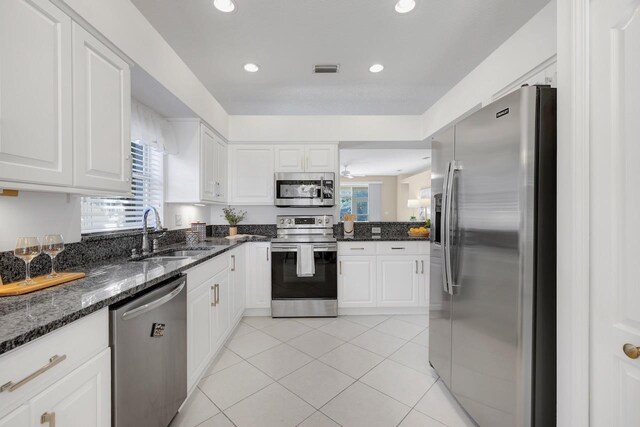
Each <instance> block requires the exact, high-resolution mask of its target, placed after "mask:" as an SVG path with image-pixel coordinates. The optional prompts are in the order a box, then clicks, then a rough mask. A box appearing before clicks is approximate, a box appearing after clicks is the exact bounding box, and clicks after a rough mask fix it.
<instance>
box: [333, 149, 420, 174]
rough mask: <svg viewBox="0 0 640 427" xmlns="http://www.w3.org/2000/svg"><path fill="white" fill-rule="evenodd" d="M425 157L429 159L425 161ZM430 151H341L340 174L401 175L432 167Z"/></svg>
mask: <svg viewBox="0 0 640 427" xmlns="http://www.w3.org/2000/svg"><path fill="white" fill-rule="evenodd" d="M425 157H427V158H426V159H425ZM430 159H431V150H428V149H404V150H402V149H366V150H363V149H340V172H342V171H344V169H345V166H346V169H347V170H348V171H349V172H350V173H352V174H354V175H365V176H376V175H391V176H396V175H401V174H408V173H417V172H422V171H425V170H427V169H429V168H430V167H431V160H430Z"/></svg>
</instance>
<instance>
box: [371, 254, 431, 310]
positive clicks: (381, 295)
mask: <svg viewBox="0 0 640 427" xmlns="http://www.w3.org/2000/svg"><path fill="white" fill-rule="evenodd" d="M419 263H420V262H419V260H418V257H417V256H410V255H385V256H379V257H378V261H377V268H378V300H377V301H378V307H415V306H418V305H420V296H419V286H418V285H419V284H420V283H421V280H420V279H421V276H420V270H419Z"/></svg>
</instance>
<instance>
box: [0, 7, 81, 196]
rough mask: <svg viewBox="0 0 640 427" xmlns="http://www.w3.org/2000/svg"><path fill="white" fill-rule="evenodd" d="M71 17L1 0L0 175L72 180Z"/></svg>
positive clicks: (3, 177) (9, 178)
mask: <svg viewBox="0 0 640 427" xmlns="http://www.w3.org/2000/svg"><path fill="white" fill-rule="evenodd" d="M71 79H72V73H71V19H70V18H69V17H68V16H67V15H65V14H64V13H62V11H60V10H59V9H58V8H57V7H55V6H53V5H52V4H51V3H50V2H49V1H48V0H25V1H18V0H2V1H0V124H1V125H0V181H12V182H24V183H34V184H41V183H42V184H49V185H59V186H69V185H71V183H72V128H71V127H72V109H71V96H72V89H71V86H72V80H71Z"/></svg>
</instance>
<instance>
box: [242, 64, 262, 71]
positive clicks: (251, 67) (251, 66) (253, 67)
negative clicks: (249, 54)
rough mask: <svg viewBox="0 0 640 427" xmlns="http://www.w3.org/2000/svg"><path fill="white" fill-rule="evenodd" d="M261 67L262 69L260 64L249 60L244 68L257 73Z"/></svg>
mask: <svg viewBox="0 0 640 427" xmlns="http://www.w3.org/2000/svg"><path fill="white" fill-rule="evenodd" d="M259 69H260V66H259V65H258V64H254V63H252V62H249V63H248V64H244V70H245V71H246V72H248V73H257V72H258V70H259Z"/></svg>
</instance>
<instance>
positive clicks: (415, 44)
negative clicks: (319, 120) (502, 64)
mask: <svg viewBox="0 0 640 427" xmlns="http://www.w3.org/2000/svg"><path fill="white" fill-rule="evenodd" d="M132 1H133V3H134V4H135V5H136V6H137V7H138V9H139V10H140V11H141V12H142V13H143V14H144V15H145V16H146V18H147V19H148V20H149V21H150V22H151V24H152V25H153V26H154V27H155V28H156V29H157V30H158V31H159V32H160V34H162V36H163V37H164V38H165V39H166V40H167V42H168V43H169V44H170V45H171V46H172V47H173V48H174V49H175V51H176V52H177V53H178V55H180V56H181V57H182V59H183V60H184V61H185V62H186V64H187V65H188V66H189V67H190V68H191V69H192V70H193V72H194V73H195V74H196V75H197V76H198V78H199V79H200V80H201V81H202V82H203V83H204V85H205V86H206V87H207V88H208V89H209V91H210V92H211V93H212V94H213V96H215V97H216V99H217V100H218V101H219V102H220V103H221V104H222V106H223V107H224V108H225V109H226V110H227V112H229V113H230V114H293V115H297V114H318V115H324V114H338V115H342V114H421V113H423V112H424V111H426V110H427V109H428V108H429V106H431V105H432V104H433V103H434V102H435V101H436V100H437V99H438V98H440V97H441V96H442V95H444V94H445V93H446V92H447V91H448V90H449V89H450V88H451V87H453V86H454V85H455V84H456V83H457V82H458V81H460V79H461V78H462V77H464V76H465V75H466V74H468V73H469V72H470V71H471V70H472V69H473V68H475V67H476V66H477V65H478V64H479V63H480V62H482V60H483V59H484V58H486V57H487V56H488V55H489V54H490V53H491V52H492V51H493V50H495V49H496V48H497V47H498V46H499V45H500V44H501V43H503V42H504V41H505V40H506V39H508V38H509V36H510V35H512V34H513V33H514V32H515V31H516V30H517V29H518V28H520V27H521V26H522V25H524V24H525V23H526V22H527V21H528V20H529V19H530V18H531V17H532V16H533V15H535V13H537V12H538V11H539V10H540V9H542V7H543V6H544V5H545V4H547V3H548V2H549V0H417V3H418V5H417V6H416V8H415V10H414V11H413V12H411V13H409V14H407V15H399V14H396V13H395V12H394V11H393V6H394V4H395V0H235V2H236V4H237V6H238V8H237V10H236V12H234V13H232V14H224V13H221V12H219V11H218V10H216V9H215V8H214V7H213V2H212V0H132ZM247 62H255V63H258V64H260V66H261V70H260V71H259V72H258V73H255V74H251V73H247V72H245V71H244V70H243V69H242V66H243V64H245V63H247ZM377 62H379V63H382V64H384V66H385V69H384V71H383V72H382V73H379V74H372V73H369V71H368V68H369V66H370V65H371V64H373V63H377ZM332 63H337V64H340V72H339V73H338V74H335V75H314V74H312V72H311V71H312V67H313V65H314V64H332ZM496 72H499V70H496Z"/></svg>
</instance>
